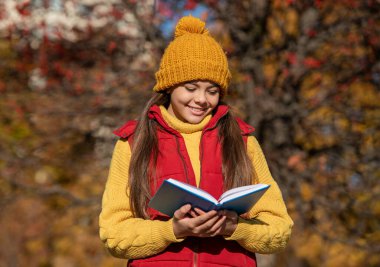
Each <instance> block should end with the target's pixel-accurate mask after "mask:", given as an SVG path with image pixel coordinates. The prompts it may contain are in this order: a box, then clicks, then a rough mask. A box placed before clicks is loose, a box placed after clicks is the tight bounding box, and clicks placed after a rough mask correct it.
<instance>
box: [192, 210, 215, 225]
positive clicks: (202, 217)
mask: <svg viewBox="0 0 380 267" xmlns="http://www.w3.org/2000/svg"><path fill="white" fill-rule="evenodd" d="M196 211H197V213H198V216H197V217H196V218H194V223H195V225H196V226H199V225H202V224H204V223H206V222H207V221H209V220H210V219H212V218H216V219H217V218H218V213H217V212H216V211H215V210H211V211H209V212H204V211H202V210H199V209H196ZM198 211H200V212H201V213H199V212H198Z"/></svg>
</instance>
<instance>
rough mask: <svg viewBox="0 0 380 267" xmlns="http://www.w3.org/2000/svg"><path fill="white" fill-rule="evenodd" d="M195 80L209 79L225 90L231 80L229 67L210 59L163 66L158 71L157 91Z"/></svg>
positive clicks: (190, 60) (155, 89)
mask: <svg viewBox="0 0 380 267" xmlns="http://www.w3.org/2000/svg"><path fill="white" fill-rule="evenodd" d="M194 80H207V81H210V82H214V83H216V84H217V85H219V86H220V88H221V89H222V90H223V91H226V90H227V87H228V84H229V82H230V80H231V73H230V72H229V70H228V68H224V67H223V65H221V64H217V63H215V62H213V61H209V60H200V59H197V60H192V59H188V60H186V61H184V62H179V63H177V64H175V65H170V67H168V68H164V69H163V68H161V69H160V70H159V71H158V72H156V81H157V83H156V85H155V86H154V88H153V90H154V91H156V92H159V91H163V90H166V89H168V88H172V87H174V86H176V85H178V84H181V83H183V82H187V81H194Z"/></svg>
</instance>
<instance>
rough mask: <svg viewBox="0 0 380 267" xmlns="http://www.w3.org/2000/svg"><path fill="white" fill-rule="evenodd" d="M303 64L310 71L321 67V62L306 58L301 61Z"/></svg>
mask: <svg viewBox="0 0 380 267" xmlns="http://www.w3.org/2000/svg"><path fill="white" fill-rule="evenodd" d="M303 64H304V65H305V66H307V67H309V68H311V69H315V68H319V67H320V66H321V65H322V62H321V61H320V60H318V59H315V58H312V57H307V58H305V60H304V61H303Z"/></svg>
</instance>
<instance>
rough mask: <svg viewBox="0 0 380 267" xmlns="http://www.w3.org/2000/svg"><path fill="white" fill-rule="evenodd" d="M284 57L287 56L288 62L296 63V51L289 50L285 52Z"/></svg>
mask: <svg viewBox="0 0 380 267" xmlns="http://www.w3.org/2000/svg"><path fill="white" fill-rule="evenodd" d="M286 57H287V60H288V62H289V63H290V64H291V65H294V64H296V63H297V54H296V53H294V52H289V53H288V54H287V56H286Z"/></svg>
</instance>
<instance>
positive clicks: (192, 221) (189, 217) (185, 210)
mask: <svg viewBox="0 0 380 267" xmlns="http://www.w3.org/2000/svg"><path fill="white" fill-rule="evenodd" d="M225 220H226V217H225V216H220V215H219V214H218V212H217V211H215V210H211V211H209V212H203V213H202V214H199V213H198V214H196V213H195V212H194V211H193V210H192V209H191V205H190V204H186V205H184V206H182V207H181V208H179V209H178V210H176V211H175V213H174V216H173V231H174V235H175V236H176V237H177V238H184V237H187V236H197V237H212V236H216V235H219V234H221V232H222V230H223V229H222V225H223V223H224V221H225Z"/></svg>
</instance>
